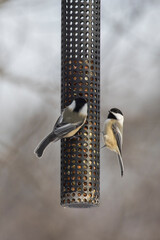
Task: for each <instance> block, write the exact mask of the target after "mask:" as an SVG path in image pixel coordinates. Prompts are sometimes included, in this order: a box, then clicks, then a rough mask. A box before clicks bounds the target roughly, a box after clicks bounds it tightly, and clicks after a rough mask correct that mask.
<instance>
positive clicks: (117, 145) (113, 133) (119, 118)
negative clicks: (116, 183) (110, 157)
mask: <svg viewBox="0 0 160 240" xmlns="http://www.w3.org/2000/svg"><path fill="white" fill-rule="evenodd" d="M123 122H124V117H123V113H122V112H121V111H120V110H119V109H118V108H112V109H110V110H109V114H108V118H107V119H106V121H105V122H104V128H103V139H104V144H105V145H104V146H103V147H105V146H106V147H107V148H109V149H110V150H111V151H114V152H116V153H117V156H118V160H119V164H120V168H121V176H123V172H124V165H123V160H122V142H123Z"/></svg>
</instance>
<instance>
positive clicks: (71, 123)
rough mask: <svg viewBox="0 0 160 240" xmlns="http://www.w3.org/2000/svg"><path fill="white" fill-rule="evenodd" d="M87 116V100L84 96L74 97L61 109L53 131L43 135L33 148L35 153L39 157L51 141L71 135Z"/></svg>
mask: <svg viewBox="0 0 160 240" xmlns="http://www.w3.org/2000/svg"><path fill="white" fill-rule="evenodd" d="M86 118H87V102H86V100H85V99H84V98H76V99H75V100H73V101H72V103H71V104H70V105H69V106H67V107H66V108H65V109H64V110H63V111H62V114H61V115H60V117H59V118H58V120H57V122H56V123H55V125H54V128H53V131H52V132H51V133H50V134H49V135H48V136H47V137H45V138H44V139H43V140H42V142H40V144H39V145H38V146H37V148H36V149H35V154H36V155H37V156H38V157H41V156H42V154H43V151H44V149H45V148H46V147H47V146H48V144H49V143H51V142H56V141H58V140H59V139H62V138H68V137H73V136H74V135H75V134H76V133H77V132H78V130H79V129H80V128H81V127H82V126H83V124H84V123H85V121H86Z"/></svg>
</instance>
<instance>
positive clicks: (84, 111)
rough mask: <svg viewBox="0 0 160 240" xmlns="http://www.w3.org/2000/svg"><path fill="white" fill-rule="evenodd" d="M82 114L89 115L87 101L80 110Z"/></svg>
mask: <svg viewBox="0 0 160 240" xmlns="http://www.w3.org/2000/svg"><path fill="white" fill-rule="evenodd" d="M80 114H81V115H84V116H87V103H86V104H85V105H84V106H83V107H82V109H81V110H80Z"/></svg>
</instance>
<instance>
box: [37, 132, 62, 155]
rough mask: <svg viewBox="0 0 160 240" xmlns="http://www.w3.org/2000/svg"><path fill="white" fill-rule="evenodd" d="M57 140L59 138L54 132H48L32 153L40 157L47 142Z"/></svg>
mask: <svg viewBox="0 0 160 240" xmlns="http://www.w3.org/2000/svg"><path fill="white" fill-rule="evenodd" d="M58 140H59V138H58V137H57V135H55V134H54V133H50V134H49V135H48V136H47V137H45V138H44V139H43V140H42V141H41V142H40V144H39V145H38V146H37V148H36V149H35V151H34V153H35V154H36V156H37V157H39V158H40V157H41V156H42V155H43V152H44V150H45V148H46V147H47V146H48V144H50V143H51V142H56V141H58Z"/></svg>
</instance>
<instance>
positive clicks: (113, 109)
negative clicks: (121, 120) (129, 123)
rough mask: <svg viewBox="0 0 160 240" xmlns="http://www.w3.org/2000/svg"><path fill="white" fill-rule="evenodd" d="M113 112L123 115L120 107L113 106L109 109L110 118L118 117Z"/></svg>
mask: <svg viewBox="0 0 160 240" xmlns="http://www.w3.org/2000/svg"><path fill="white" fill-rule="evenodd" d="M113 113H119V114H121V115H122V116H123V113H122V112H121V110H119V109H118V108H111V109H110V110H109V114H108V118H110V119H117V118H116V116H115V115H114V114H113Z"/></svg>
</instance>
